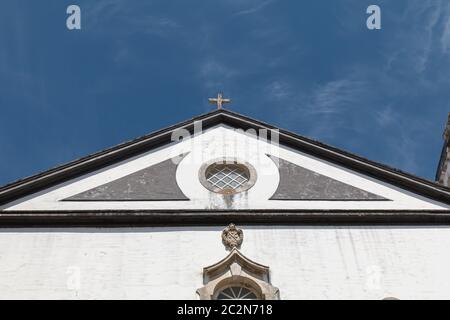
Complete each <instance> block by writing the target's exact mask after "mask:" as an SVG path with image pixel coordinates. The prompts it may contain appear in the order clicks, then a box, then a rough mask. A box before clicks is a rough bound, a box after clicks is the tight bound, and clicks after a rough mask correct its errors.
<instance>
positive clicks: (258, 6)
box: [234, 0, 274, 16]
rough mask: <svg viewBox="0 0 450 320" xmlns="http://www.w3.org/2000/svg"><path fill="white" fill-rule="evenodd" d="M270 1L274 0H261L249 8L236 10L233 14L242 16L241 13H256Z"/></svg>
mask: <svg viewBox="0 0 450 320" xmlns="http://www.w3.org/2000/svg"><path fill="white" fill-rule="evenodd" d="M272 2H274V0H266V1H263V2H259V3H258V4H257V5H255V6H252V7H251V8H248V9H245V10H241V11H238V12H236V13H235V14H234V15H235V16H242V15H248V14H253V13H256V12H258V11H260V10H261V9H263V8H265V7H267V6H268V5H269V4H271V3H272Z"/></svg>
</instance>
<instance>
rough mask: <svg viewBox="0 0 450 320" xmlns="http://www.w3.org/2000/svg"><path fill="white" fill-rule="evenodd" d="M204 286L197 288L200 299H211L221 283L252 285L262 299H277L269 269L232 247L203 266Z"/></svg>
mask: <svg viewBox="0 0 450 320" xmlns="http://www.w3.org/2000/svg"><path fill="white" fill-rule="evenodd" d="M203 284H204V287H202V288H200V289H198V290H197V293H198V294H199V296H200V299H201V300H211V299H214V297H215V296H216V295H217V292H218V290H221V289H222V288H223V284H227V285H235V286H243V287H245V286H248V285H249V284H252V286H253V287H256V288H255V289H256V290H257V291H258V292H259V293H260V296H261V298H262V299H265V300H274V299H279V291H278V288H276V287H273V286H272V285H271V284H270V269H269V267H268V266H264V265H262V264H259V263H257V262H254V261H252V260H250V259H249V258H247V257H246V256H244V255H243V254H242V253H241V252H240V251H239V250H238V249H236V248H234V249H233V250H231V252H230V254H229V255H228V256H227V257H225V258H224V259H222V260H221V261H219V262H217V263H215V264H213V265H211V266H209V267H205V268H203Z"/></svg>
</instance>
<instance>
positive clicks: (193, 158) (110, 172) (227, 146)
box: [0, 125, 450, 210]
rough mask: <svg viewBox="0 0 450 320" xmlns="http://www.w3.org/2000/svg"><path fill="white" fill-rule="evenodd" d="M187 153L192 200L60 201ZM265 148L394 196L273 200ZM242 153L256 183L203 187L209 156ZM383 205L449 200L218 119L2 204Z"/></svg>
mask: <svg viewBox="0 0 450 320" xmlns="http://www.w3.org/2000/svg"><path fill="white" fill-rule="evenodd" d="M186 152H189V154H188V155H187V156H186V157H185V158H184V159H183V160H182V161H181V163H180V165H179V167H178V170H177V182H178V184H179V186H180V188H181V190H182V191H183V192H184V193H185V194H186V195H187V196H188V197H189V198H190V199H191V201H177V202H173V201H149V202H146V201H137V202H134V201H120V202H114V201H107V202H76V201H74V202H61V201H60V200H62V199H65V198H68V197H70V196H73V195H76V194H78V193H80V192H84V191H87V190H89V189H91V188H94V187H97V186H99V185H102V184H104V183H108V182H111V181H114V180H116V179H119V178H121V177H124V176H126V175H129V174H131V173H133V172H136V171H138V170H141V169H144V168H146V167H148V166H151V165H153V164H156V163H159V162H161V161H164V160H166V159H169V158H173V157H175V156H178V155H180V154H182V153H186ZM266 154H271V155H275V156H276V157H279V158H283V159H285V160H288V161H290V162H292V163H295V164H297V165H299V166H302V167H304V168H306V169H309V170H312V171H315V172H318V173H320V174H322V175H325V176H328V177H331V178H333V179H336V180H338V181H342V182H344V183H347V184H349V185H352V186H354V187H357V188H360V189H363V190H366V191H369V192H371V193H374V194H377V195H380V196H382V197H385V198H387V199H391V200H392V201H275V200H269V198H270V196H271V195H272V194H273V193H274V192H275V190H276V188H277V186H278V182H279V173H278V170H277V167H276V165H275V164H274V163H273V161H272V160H270V159H269V158H268V157H267V155H266ZM220 157H228V158H233V157H236V158H239V159H241V160H243V161H247V162H249V163H250V164H252V165H253V166H254V167H255V169H256V171H257V174H258V179H257V181H256V184H255V185H254V187H252V188H251V189H249V190H248V191H247V192H245V193H241V194H238V195H236V196H235V197H234V199H233V203H231V204H230V203H228V204H227V203H225V202H224V201H223V200H222V198H221V196H218V195H216V194H214V193H212V192H210V191H208V190H207V189H205V188H204V187H203V186H202V185H201V183H200V182H199V180H198V170H199V168H200V166H201V165H202V164H203V163H204V162H206V161H209V160H212V159H216V158H220ZM217 208H223V209H282V208H283V209H354V210H358V209H385V210H400V209H403V210H420V209H430V210H433V209H448V208H450V206H449V205H446V204H443V203H439V202H436V201H433V200H430V199H426V198H424V197H422V196H419V195H416V194H413V193H411V192H407V191H404V190H401V189H399V188H397V187H394V186H392V185H389V184H386V183H384V182H381V181H377V180H375V179H373V178H371V177H368V176H364V175H362V174H359V173H356V172H352V171H351V170H348V169H346V168H343V167H340V166H337V165H335V164H332V163H330V162H326V161H323V160H320V159H318V158H315V157H313V156H311V155H308V154H306V153H303V152H300V151H298V150H294V149H290V148H287V147H284V146H281V147H280V146H276V145H271V144H269V143H267V142H266V141H264V140H260V139H257V138H255V137H254V136H249V135H246V134H244V133H242V132H238V131H236V130H234V129H233V128H230V127H227V126H224V125H219V126H216V127H214V128H211V129H209V130H206V131H204V132H203V134H199V135H197V136H195V137H193V138H192V139H187V140H184V141H183V142H180V143H172V144H170V145H168V146H166V147H163V148H159V149H155V150H152V151H150V152H147V153H145V154H142V155H139V156H137V157H134V158H132V159H129V160H127V161H123V162H121V163H118V164H115V165H113V166H110V167H107V168H105V169H102V170H99V171H96V172H93V173H90V174H88V175H85V176H83V177H80V178H77V179H74V180H72V181H69V182H66V183H63V184H60V185H58V186H56V187H53V188H51V189H49V190H44V191H42V192H39V193H37V194H34V195H31V196H29V197H26V198H23V199H19V200H17V201H14V202H12V203H9V204H6V205H4V206H3V207H1V208H0V209H4V210H95V209H217Z"/></svg>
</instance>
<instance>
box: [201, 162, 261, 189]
mask: <svg viewBox="0 0 450 320" xmlns="http://www.w3.org/2000/svg"><path fill="white" fill-rule="evenodd" d="M214 164H218V165H223V164H233V165H239V166H243V167H245V169H246V170H247V171H248V174H249V177H248V181H247V182H245V183H244V184H243V185H242V186H240V187H238V188H236V189H225V190H224V189H221V188H218V187H216V186H214V185H213V184H212V183H211V182H209V181H208V180H207V179H206V173H207V170H208V168H209V167H210V166H212V165H214ZM198 179H199V180H200V183H201V184H202V185H203V186H204V187H205V188H206V189H207V190H209V191H211V192H214V193H217V194H224V195H230V194H237V193H241V192H244V191H247V190H249V189H250V188H252V187H253V186H254V185H255V183H256V180H257V179H258V176H257V174H256V170H255V168H254V167H253V166H252V165H251V164H250V163H248V162H247V161H243V160H240V159H238V158H216V159H212V160H210V161H207V162H205V163H204V164H202V166H201V167H200V170H199V171H198Z"/></svg>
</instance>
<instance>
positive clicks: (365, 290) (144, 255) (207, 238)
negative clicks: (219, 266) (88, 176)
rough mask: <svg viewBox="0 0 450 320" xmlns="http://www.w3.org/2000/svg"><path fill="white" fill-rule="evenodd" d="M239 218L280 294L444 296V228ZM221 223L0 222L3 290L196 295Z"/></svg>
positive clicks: (218, 249)
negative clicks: (40, 225)
mask: <svg viewBox="0 0 450 320" xmlns="http://www.w3.org/2000/svg"><path fill="white" fill-rule="evenodd" d="M240 227H241V228H242V229H243V230H244V235H245V240H244V244H243V247H242V252H243V253H244V254H245V255H246V256H247V257H248V258H250V259H252V260H254V261H256V262H259V263H262V264H265V265H268V266H270V268H271V282H272V284H273V285H274V286H277V287H278V288H279V289H280V293H281V298H282V299H382V298H384V297H387V296H394V297H397V298H400V299H413V298H414V299H435V298H436V299H450V274H449V272H448V270H450V251H449V250H448V248H450V228H449V227H444V226H441V227H439V226H435V227H373V226H372V227H318V226H317V227H280V226H268V227H257V226H252V227H249V226H240ZM221 230H222V228H219V227H201V228H200V227H197V228H187V227H186V228H134V229H89V228H83V229H1V230H0V298H2V299H6V298H8V299H9V298H12V299H27V298H32V299H59V298H62V299H197V296H196V294H195V291H196V289H197V288H200V287H201V286H202V285H203V284H202V268H203V267H205V266H209V265H211V264H213V263H216V262H218V261H219V260H221V259H222V258H224V257H225V256H226V254H227V252H226V251H225V249H224V247H223V246H222V244H221V238H220V235H221ZM78 271H79V276H80V278H79V280H80V281H79V285H80V286H79V287H77V286H76V284H77V281H76V279H74V277H76V275H77V272H78Z"/></svg>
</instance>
